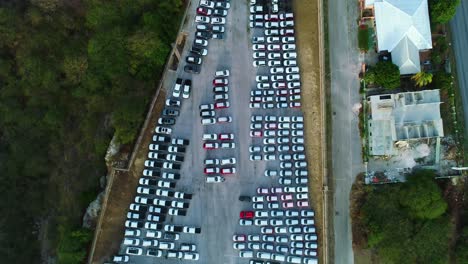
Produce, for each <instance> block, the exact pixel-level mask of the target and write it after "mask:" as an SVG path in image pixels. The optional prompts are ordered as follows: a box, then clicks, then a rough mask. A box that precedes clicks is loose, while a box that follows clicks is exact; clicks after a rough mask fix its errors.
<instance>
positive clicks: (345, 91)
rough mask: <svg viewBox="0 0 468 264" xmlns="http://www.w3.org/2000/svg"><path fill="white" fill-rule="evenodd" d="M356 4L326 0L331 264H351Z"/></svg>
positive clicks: (357, 161) (357, 149)
mask: <svg viewBox="0 0 468 264" xmlns="http://www.w3.org/2000/svg"><path fill="white" fill-rule="evenodd" d="M357 11H358V4H357V2H356V1H341V0H330V1H329V13H328V17H329V21H328V26H329V43H330V47H329V52H330V70H331V72H330V73H331V103H332V112H333V114H332V116H333V117H332V118H333V120H332V136H333V139H332V155H333V156H332V157H333V164H332V174H333V177H334V180H335V188H334V193H335V197H334V206H335V211H336V213H335V219H334V236H335V263H337V264H345V263H346V264H349V263H354V259H353V249H352V232H351V219H350V215H349V212H350V211H349V206H350V202H349V194H350V190H351V186H352V184H353V182H354V179H355V177H356V175H357V174H358V173H360V172H362V171H363V165H362V159H361V143H360V142H361V139H360V136H359V131H358V116H357V114H355V113H353V111H352V107H353V105H354V104H356V103H359V81H358V72H359V68H360V63H359V51H358V49H357V25H356V19H357V18H358V12H357Z"/></svg>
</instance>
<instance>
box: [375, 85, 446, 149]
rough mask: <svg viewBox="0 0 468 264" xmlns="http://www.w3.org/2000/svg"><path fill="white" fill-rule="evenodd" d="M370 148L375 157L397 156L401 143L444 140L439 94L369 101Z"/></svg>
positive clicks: (411, 94) (377, 97) (388, 96)
mask: <svg viewBox="0 0 468 264" xmlns="http://www.w3.org/2000/svg"><path fill="white" fill-rule="evenodd" d="M367 101H368V103H369V107H370V117H369V120H368V131H369V135H368V136H369V147H370V154H371V155H373V156H392V155H395V154H397V153H396V148H395V144H396V142H398V141H410V140H418V139H423V138H436V137H443V136H444V129H443V124H442V118H441V116H440V106H439V105H440V104H441V101H440V94H439V90H426V91H420V92H406V93H398V94H384V95H373V96H369V97H367Z"/></svg>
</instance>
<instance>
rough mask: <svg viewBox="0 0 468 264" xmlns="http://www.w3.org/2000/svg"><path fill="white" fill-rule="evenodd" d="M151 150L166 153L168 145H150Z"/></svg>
mask: <svg viewBox="0 0 468 264" xmlns="http://www.w3.org/2000/svg"><path fill="white" fill-rule="evenodd" d="M148 148H149V150H152V151H166V150H167V146H166V145H159V144H149V147H148Z"/></svg>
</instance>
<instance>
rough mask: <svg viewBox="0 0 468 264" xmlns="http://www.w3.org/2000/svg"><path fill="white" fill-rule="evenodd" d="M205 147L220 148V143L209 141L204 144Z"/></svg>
mask: <svg viewBox="0 0 468 264" xmlns="http://www.w3.org/2000/svg"><path fill="white" fill-rule="evenodd" d="M203 148H204V149H217V148H219V144H218V143H216V142H207V143H204V144H203Z"/></svg>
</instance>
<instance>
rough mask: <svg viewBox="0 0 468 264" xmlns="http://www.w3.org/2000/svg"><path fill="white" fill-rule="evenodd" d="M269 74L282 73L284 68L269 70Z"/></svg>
mask: <svg viewBox="0 0 468 264" xmlns="http://www.w3.org/2000/svg"><path fill="white" fill-rule="evenodd" d="M270 73H271V74H281V73H284V68H283V67H275V68H271V69H270Z"/></svg>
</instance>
